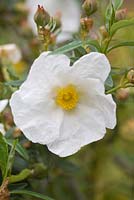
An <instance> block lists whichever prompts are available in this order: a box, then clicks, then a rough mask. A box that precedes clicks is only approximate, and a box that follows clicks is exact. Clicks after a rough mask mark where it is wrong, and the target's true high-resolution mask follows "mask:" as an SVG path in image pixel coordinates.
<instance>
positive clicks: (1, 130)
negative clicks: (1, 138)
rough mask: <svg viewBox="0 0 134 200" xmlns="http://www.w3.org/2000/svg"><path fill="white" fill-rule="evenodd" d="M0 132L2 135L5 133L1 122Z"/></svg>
mask: <svg viewBox="0 0 134 200" xmlns="http://www.w3.org/2000/svg"><path fill="white" fill-rule="evenodd" d="M0 133H2V135H5V129H4V126H3V124H1V123H0Z"/></svg>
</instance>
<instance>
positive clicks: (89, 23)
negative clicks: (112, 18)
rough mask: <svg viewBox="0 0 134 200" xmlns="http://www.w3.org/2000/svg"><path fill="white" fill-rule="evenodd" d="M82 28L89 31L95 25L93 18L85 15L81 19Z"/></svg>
mask: <svg viewBox="0 0 134 200" xmlns="http://www.w3.org/2000/svg"><path fill="white" fill-rule="evenodd" d="M80 23H81V28H82V30H85V31H86V32H89V31H90V30H91V28H92V27H93V19H91V18H88V17H85V18H81V20H80Z"/></svg>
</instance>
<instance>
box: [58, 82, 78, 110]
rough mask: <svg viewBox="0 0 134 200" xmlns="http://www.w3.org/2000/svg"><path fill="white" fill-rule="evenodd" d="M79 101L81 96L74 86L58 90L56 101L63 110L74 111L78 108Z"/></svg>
mask: <svg viewBox="0 0 134 200" xmlns="http://www.w3.org/2000/svg"><path fill="white" fill-rule="evenodd" d="M78 100H79V94H78V91H77V90H76V87H75V86H74V85H72V84H70V85H67V86H66V87H63V88H58V90H57V95H56V99H55V101H56V103H57V105H58V106H60V107H61V108H62V109H64V110H72V109H73V108H75V107H76V105H77V103H78Z"/></svg>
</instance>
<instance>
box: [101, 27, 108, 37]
mask: <svg viewBox="0 0 134 200" xmlns="http://www.w3.org/2000/svg"><path fill="white" fill-rule="evenodd" d="M99 30H100V33H101V35H102V37H103V39H105V38H107V37H108V36H109V34H108V32H107V29H106V27H105V26H101V27H100V28H99Z"/></svg>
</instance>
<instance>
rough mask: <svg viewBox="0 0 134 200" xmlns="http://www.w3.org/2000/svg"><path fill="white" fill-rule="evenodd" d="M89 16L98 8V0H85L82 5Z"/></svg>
mask: <svg viewBox="0 0 134 200" xmlns="http://www.w3.org/2000/svg"><path fill="white" fill-rule="evenodd" d="M82 8H83V9H84V11H85V13H86V15H87V16H90V15H91V14H93V13H94V12H96V10H97V1H96V0H85V2H84V3H83V5H82Z"/></svg>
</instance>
